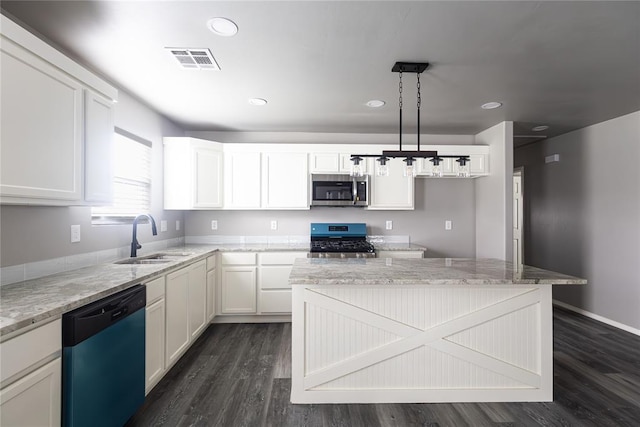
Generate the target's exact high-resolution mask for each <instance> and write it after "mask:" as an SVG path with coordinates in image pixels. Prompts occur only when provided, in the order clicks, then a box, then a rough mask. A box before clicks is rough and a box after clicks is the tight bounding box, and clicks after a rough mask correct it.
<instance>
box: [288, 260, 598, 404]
mask: <svg viewBox="0 0 640 427" xmlns="http://www.w3.org/2000/svg"><path fill="white" fill-rule="evenodd" d="M289 282H290V283H291V285H292V289H293V313H292V322H293V324H292V366H291V377H292V378H291V381H292V384H291V402H292V403H383V402H388V403H392V402H520V401H552V400H553V327H552V300H551V288H552V285H581V284H586V280H584V279H580V278H577V277H572V276H567V275H564V274H561V273H555V272H552V271H547V270H542V269H539V268H535V267H529V266H520V267H516V266H514V265H513V264H511V263H509V262H505V261H500V260H496V259H448V258H427V259H351V260H345V259H300V260H296V262H295V264H294V267H293V270H292V272H291V275H290V277H289Z"/></svg>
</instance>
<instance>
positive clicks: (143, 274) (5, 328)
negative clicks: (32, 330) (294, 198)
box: [0, 243, 309, 336]
mask: <svg viewBox="0 0 640 427" xmlns="http://www.w3.org/2000/svg"><path fill="white" fill-rule="evenodd" d="M216 251H219V252H234V251H238V252H240V251H241V252H269V251H274V252H284V251H305V252H308V251H309V244H308V243H306V244H300V245H291V244H246V245H245V244H222V245H185V246H180V247H173V248H169V249H167V250H162V251H157V252H158V253H166V254H188V255H185V256H176V257H172V258H171V261H169V262H166V263H161V264H114V263H105V264H100V265H95V266H91V267H85V268H81V269H78V270H73V271H67V272H64V273H58V274H53V275H51V276H46V277H41V278H38V279H32V280H27V281H24V282H18V283H13V284H10V285H4V286H2V287H0V336H3V335H6V334H8V333H10V332H13V331H16V330H18V329H22V328H24V327H26V326H29V325H31V324H34V323H38V322H40V321H43V320H46V319H50V318H51V319H54V318H56V317H60V316H62V314H63V313H66V312H68V311H71V310H73V309H76V308H78V307H82V306H83V305H86V304H89V303H92V302H94V301H97V300H99V299H101V298H103V297H106V296H108V295H111V294H114V293H116V292H118V291H121V290H123V289H127V288H129V287H131V286H133V285H135V284H138V283H141V282H147V281H149V280H150V279H153V278H154V277H156V276H160V275H163V274H166V273H167V272H169V271H171V270H174V269H176V268H180V267H181V266H183V265H187V264H190V263H192V262H195V261H198V260H200V259H204V258H206V257H207V256H209V255H211V254H212V253H213V252H216ZM145 255H147V254H145ZM145 255H140V258H144V257H145Z"/></svg>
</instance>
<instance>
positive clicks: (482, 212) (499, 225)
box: [475, 122, 513, 261]
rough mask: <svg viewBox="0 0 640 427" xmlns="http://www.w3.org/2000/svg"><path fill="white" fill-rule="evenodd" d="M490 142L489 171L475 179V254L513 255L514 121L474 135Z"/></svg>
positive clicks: (484, 141) (478, 142) (480, 140)
mask: <svg viewBox="0 0 640 427" xmlns="http://www.w3.org/2000/svg"><path fill="white" fill-rule="evenodd" d="M476 144H485V145H488V146H489V170H490V171H491V173H490V175H489V176H487V177H484V178H482V179H478V180H476V186H475V189H476V206H475V214H476V256H477V257H478V258H498V259H504V260H508V261H511V260H512V258H513V194H512V193H513V122H502V123H500V124H497V125H495V126H493V127H491V128H489V129H487V130H485V131H483V132H481V133H479V134H477V135H476Z"/></svg>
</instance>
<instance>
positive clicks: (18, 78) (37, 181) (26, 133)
mask: <svg viewBox="0 0 640 427" xmlns="http://www.w3.org/2000/svg"><path fill="white" fill-rule="evenodd" d="M1 19H2V25H1V28H2V36H1V38H0V51H1V58H0V61H1V62H2V73H0V74H1V77H0V96H1V100H0V102H1V104H2V109H1V117H0V120H1V121H2V130H1V135H0V141H1V147H0V150H1V151H2V160H1V165H0V171H1V172H0V182H1V185H0V200H1V202H2V203H15V204H37V205H80V204H85V201H86V202H90V203H94V202H108V201H110V199H111V190H110V184H111V182H110V181H109V178H110V176H111V175H110V171H107V169H109V166H108V165H106V164H101V163H99V162H98V166H97V168H94V167H95V166H96V159H98V158H99V159H100V160H104V159H107V160H108V153H109V152H110V150H111V146H110V144H111V139H110V138H111V137H112V134H113V111H112V101H111V100H112V99H115V98H116V97H117V91H116V90H115V89H114V88H113V87H111V86H109V85H108V84H106V83H105V82H104V81H102V80H100V79H99V78H97V77H96V76H95V75H94V74H92V73H90V72H89V71H88V70H86V69H84V68H82V67H81V66H79V65H78V64H77V63H75V62H73V61H71V60H70V59H69V58H67V57H65V56H64V55H62V54H61V53H60V52H58V51H56V50H55V49H53V48H52V47H51V46H49V45H47V44H46V43H44V42H43V41H42V40H40V39H38V38H37V37H35V36H34V35H32V34H31V33H29V32H27V31H26V30H24V29H23V28H21V27H20V26H18V25H16V24H15V23H14V22H12V21H11V20H9V19H7V18H6V17H4V16H2V17H1ZM85 92H86V93H87V95H86V99H85ZM83 154H84V158H83ZM83 160H84V161H85V162H87V163H86V164H84V167H83ZM83 171H84V174H83ZM83 187H86V188H84V191H83Z"/></svg>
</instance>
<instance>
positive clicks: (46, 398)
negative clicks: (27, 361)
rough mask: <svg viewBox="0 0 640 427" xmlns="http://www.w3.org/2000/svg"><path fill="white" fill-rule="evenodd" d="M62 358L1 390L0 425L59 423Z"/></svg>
mask: <svg viewBox="0 0 640 427" xmlns="http://www.w3.org/2000/svg"><path fill="white" fill-rule="evenodd" d="M61 379H62V361H61V358H59V357H58V358H57V359H55V360H53V361H51V362H49V363H47V364H46V365H44V366H42V367H41V368H39V369H37V370H35V371H34V372H32V373H30V374H29V375H27V376H25V377H23V378H21V379H19V380H18V381H16V382H14V383H13V384H11V385H10V386H8V387H5V388H3V389H2V391H1V392H0V402H2V403H1V404H0V425H2V426H6V427H10V426H11V427H13V426H24V427H33V426H59V425H60V417H61V407H62V400H61V391H60V390H61V384H62V383H61Z"/></svg>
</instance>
